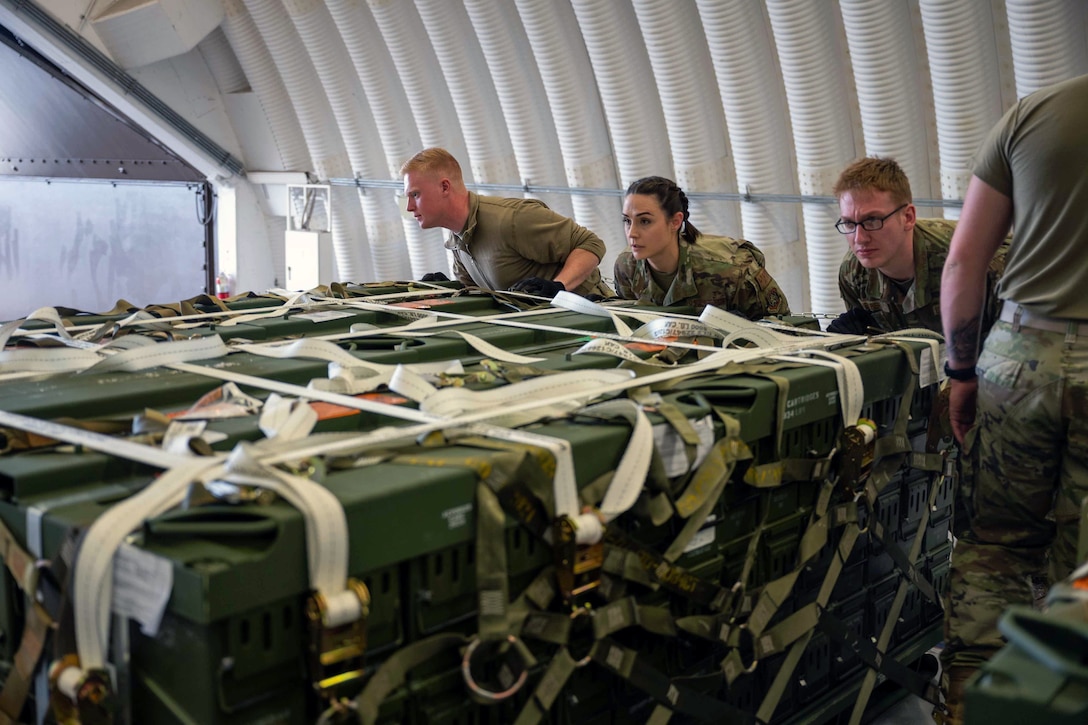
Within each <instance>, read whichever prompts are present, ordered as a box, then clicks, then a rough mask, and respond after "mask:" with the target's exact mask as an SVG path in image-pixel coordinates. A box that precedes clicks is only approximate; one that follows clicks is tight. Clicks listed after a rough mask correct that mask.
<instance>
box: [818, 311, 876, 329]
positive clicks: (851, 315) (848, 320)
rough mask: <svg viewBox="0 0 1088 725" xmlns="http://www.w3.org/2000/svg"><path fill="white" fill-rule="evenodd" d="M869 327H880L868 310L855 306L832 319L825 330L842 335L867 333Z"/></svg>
mask: <svg viewBox="0 0 1088 725" xmlns="http://www.w3.org/2000/svg"><path fill="white" fill-rule="evenodd" d="M870 327H876V328H879V327H880V325H878V324H877V323H876V318H875V317H873V314H872V313H871V312H869V310H866V309H862V308H861V307H855V308H854V309H852V310H847V311H846V312H844V313H842V314H841V315H839V316H838V317H836V318H835V319H834V320H832V321H831V324H830V325H828V326H827V331H828V332H838V333H841V334H844V335H868V334H869V328H870Z"/></svg>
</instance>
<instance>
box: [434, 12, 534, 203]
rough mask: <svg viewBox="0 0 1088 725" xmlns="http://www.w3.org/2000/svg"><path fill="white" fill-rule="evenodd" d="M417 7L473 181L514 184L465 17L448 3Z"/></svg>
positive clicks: (502, 131)
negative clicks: (454, 114) (461, 136)
mask: <svg viewBox="0 0 1088 725" xmlns="http://www.w3.org/2000/svg"><path fill="white" fill-rule="evenodd" d="M416 7H417V8H418V9H419V14H420V17H421V18H422V19H423V26H424V27H425V28H426V29H427V35H428V37H429V38H430V39H431V45H432V46H433V47H434V51H435V54H436V55H437V56H438V65H439V67H440V68H441V69H442V73H443V75H444V76H445V78H446V85H447V86H449V89H450V96H451V98H452V100H453V106H454V108H456V109H457V118H458V119H460V121H461V129H462V131H464V136H465V145H466V146H467V147H468V159H466V163H469V164H471V166H472V178H474V179H475V180H476V181H477V182H480V183H511V182H514V181H517V180H518V169H517V163H516V161H515V159H514V149H513V146H512V145H511V143H510V136H509V133H508V131H507V130H506V126H505V125H504V124H498V123H495V119H497V118H501V117H502V108H501V107H500V106H499V103H498V99H497V98H496V96H495V92H494V88H493V87H492V86H491V85H490V83H489V82H488V81H489V80H490V74H489V72H488V68H487V62H486V60H485V59H484V56H483V53H482V52H481V51H479V49H478V46H477V45H476V44H475V43H470V42H465V39H466V38H472V37H473V36H474V35H475V33H474V30H473V27H472V25H471V23H469V19H468V15H467V13H466V12H465V11H464V8H463V7H462V6H461V5H459V4H457V3H451V2H449V0H416Z"/></svg>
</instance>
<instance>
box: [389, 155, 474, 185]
mask: <svg viewBox="0 0 1088 725" xmlns="http://www.w3.org/2000/svg"><path fill="white" fill-rule="evenodd" d="M419 172H423V173H426V174H431V175H434V176H445V177H448V178H449V180H450V181H453V182H454V183H462V180H461V164H459V163H457V159H455V158H454V157H453V154H451V153H450V152H449V151H447V150H446V149H443V148H439V147H437V146H432V147H431V148H427V149H423V150H422V151H420V152H419V153H418V154H416V155H415V156H413V157H412V158H410V159H408V160H407V161H405V162H404V164H403V165H402V166H401V167H400V175H401V176H405V175H407V174H409V173H419Z"/></svg>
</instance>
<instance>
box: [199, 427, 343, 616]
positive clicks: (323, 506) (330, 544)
mask: <svg viewBox="0 0 1088 725" xmlns="http://www.w3.org/2000/svg"><path fill="white" fill-rule="evenodd" d="M204 478H205V479H206V480H215V479H218V480H222V481H225V482H227V483H231V484H235V485H241V486H258V487H260V488H266V489H268V490H271V491H275V492H276V493H277V494H279V495H280V496H282V497H283V498H284V499H285V500H286V501H287V502H288V503H289V504H291V505H292V506H294V507H295V508H296V509H298V511H299V513H300V514H302V518H303V521H304V522H305V524H306V561H307V563H308V564H309V573H310V586H311V587H312V588H313V589H315V590H316V591H317V592H318V593H319V594H321V596H322V597H323V598H324V599H325V604H326V605H327V606H326V611H325V612H324V614H325V618H324V624H325V626H327V627H335V626H338V625H341V624H346V623H348V622H353V621H355V620H356V619H358V618H359V616H360V614H361V610H360V602H359V598H358V597H357V596H356V595H355V594H354V593H353V592H351V591H349V590H348V589H347V588H346V585H347V580H348V550H349V547H348V521H347V516H346V515H345V514H344V507H343V506H342V505H341V504H340V500H339V499H338V498H336V496H335V495H333V493H332V492H331V491H329V490H328V489H327V488H325V487H324V486H322V485H321V484H319V483H316V482H314V481H311V480H310V479H308V478H303V477H302V476H296V475H293V474H290V473H286V472H285V471H281V470H280V469H278V468H274V467H272V466H267V465H264V464H262V463H261V462H260V461H259V460H258V459H257V457H256V455H255V452H254V450H253V447H252V446H250V445H248V444H245V443H240V444H238V446H236V447H235V449H234V450H233V451H231V454H230V457H229V458H228V459H227V463H226V465H225V467H224V472H223V475H222V476H215V477H211V476H205V477H204Z"/></svg>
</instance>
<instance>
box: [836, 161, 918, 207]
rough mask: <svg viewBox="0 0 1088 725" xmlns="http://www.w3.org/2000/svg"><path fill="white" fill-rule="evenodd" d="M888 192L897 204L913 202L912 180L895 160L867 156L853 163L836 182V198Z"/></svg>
mask: <svg viewBox="0 0 1088 725" xmlns="http://www.w3.org/2000/svg"><path fill="white" fill-rule="evenodd" d="M863 190H864V191H886V192H888V193H889V194H891V196H892V202H893V203H895V204H909V203H910V202H911V193H910V179H908V178H907V175H906V174H905V173H903V169H902V168H901V167H900V166H899V164H898V163H896V162H895V159H889V158H883V157H880V156H866V157H865V158H863V159H858V160H857V161H855V162H853V163H852V164H850V165H849V166H847V167H846V168H845V169H843V170H842V173H841V174H839V180H838V181H836V182H835V188H834V192H835V197H836V198H838V197H841V196H842V195H843V194H845V193H846V192H848V191H863Z"/></svg>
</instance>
